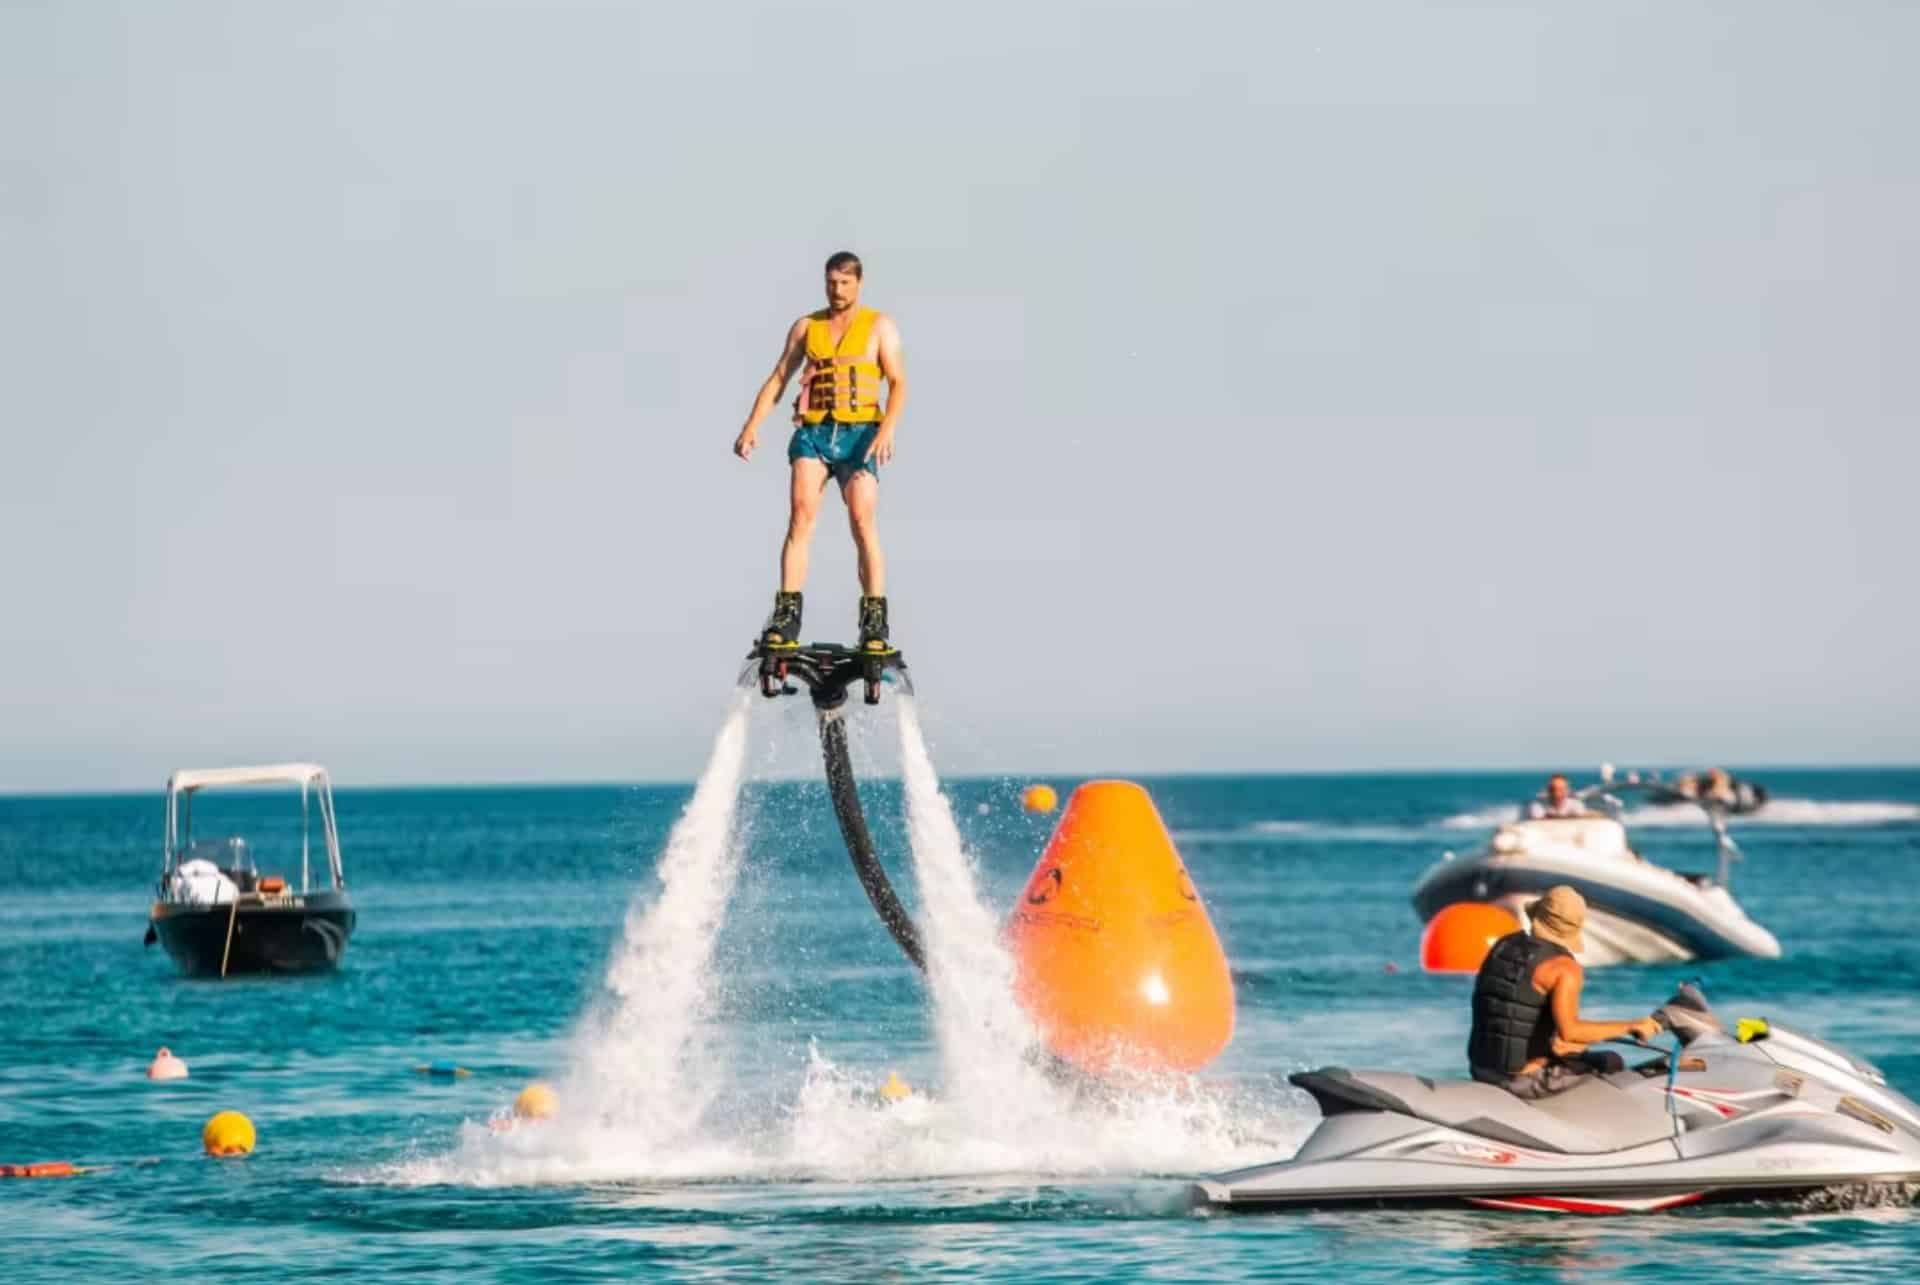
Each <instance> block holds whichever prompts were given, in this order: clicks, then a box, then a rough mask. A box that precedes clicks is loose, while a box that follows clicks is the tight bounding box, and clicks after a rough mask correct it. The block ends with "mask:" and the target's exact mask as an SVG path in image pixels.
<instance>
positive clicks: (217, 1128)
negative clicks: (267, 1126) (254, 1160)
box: [200, 1111, 253, 1156]
mask: <svg viewBox="0 0 1920 1285" xmlns="http://www.w3.org/2000/svg"><path fill="white" fill-rule="evenodd" d="M200 1142H201V1145H203V1146H204V1147H206V1149H207V1154H208V1155H210V1156H244V1155H246V1154H247V1153H248V1152H249V1151H252V1150H253V1121H251V1120H249V1119H247V1117H245V1116H243V1115H241V1114H240V1113H239V1112H238V1111H222V1112H221V1113H220V1114H218V1115H216V1116H214V1117H213V1119H211V1120H209V1121H207V1127H206V1128H204V1129H202V1130H201V1131H200Z"/></svg>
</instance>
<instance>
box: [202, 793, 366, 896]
mask: <svg viewBox="0 0 1920 1285" xmlns="http://www.w3.org/2000/svg"><path fill="white" fill-rule="evenodd" d="M330 807H331V800H330V799H329V798H328V796H327V795H326V794H325V793H324V792H323V791H322V790H315V789H308V790H306V791H302V789H301V788H300V787H299V786H298V785H291V786H290V785H281V784H272V785H252V784H248V785H245V786H242V787H234V786H230V785H228V786H214V787H210V788H200V789H194V790H191V791H181V792H180V794H179V795H178V797H177V801H176V806H175V809H174V812H173V815H172V818H171V824H172V830H171V839H172V845H173V846H172V849H171V850H170V851H169V852H168V853H167V863H168V867H169V869H177V868H178V867H179V866H180V865H181V864H183V863H185V862H187V861H191V860H194V859H196V858H198V859H202V860H206V861H210V862H212V863H213V864H214V865H215V866H217V867H219V868H220V869H221V870H225V871H228V872H230V873H232V874H234V876H235V878H236V882H238V883H240V884H241V885H242V889H243V891H244V890H248V889H250V888H251V886H252V884H253V882H254V880H253V876H256V875H257V876H259V877H260V878H271V877H274V876H278V877H279V878H281V879H283V880H285V885H284V886H285V887H287V888H288V889H291V890H293V891H296V892H299V891H305V890H307V889H308V888H310V887H311V886H313V885H316V884H317V885H318V886H320V887H323V888H324V887H327V886H329V885H330V884H331V885H332V886H335V887H338V886H339V881H337V880H336V879H335V878H333V877H332V875H331V870H330V867H331V866H332V865H333V859H332V857H331V854H330V853H329V846H330V845H329V843H328V832H329V829H330V826H329V824H328V821H329V816H328V809H329V808H330ZM242 874H244V875H245V876H246V877H245V878H241V877H240V876H241V875H242Z"/></svg>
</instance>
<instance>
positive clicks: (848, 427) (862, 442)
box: [787, 419, 880, 486]
mask: <svg viewBox="0 0 1920 1285" xmlns="http://www.w3.org/2000/svg"><path fill="white" fill-rule="evenodd" d="M879 434H880V425H878V424H836V423H834V422H833V421H832V420H830V419H828V420H822V421H821V422H820V423H818V424H802V425H800V426H799V427H798V428H796V429H794V430H793V440H792V441H791V442H789V443H787V462H788V463H792V462H793V461H794V460H819V461H820V462H821V463H822V464H825V465H826V466H827V471H828V472H830V473H832V474H833V480H834V481H836V482H838V483H839V484H840V485H842V486H845V485H846V484H847V483H848V482H850V481H852V480H853V475H854V474H856V473H859V472H862V471H864V472H867V473H871V474H873V480H874V481H876V482H877V481H879V480H880V466H879V465H877V464H875V463H874V462H873V461H872V460H870V459H868V458H867V448H868V447H869V446H872V445H873V439H874V438H875V437H877V436H879Z"/></svg>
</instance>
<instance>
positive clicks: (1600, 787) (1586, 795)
mask: <svg viewBox="0 0 1920 1285" xmlns="http://www.w3.org/2000/svg"><path fill="white" fill-rule="evenodd" d="M1661 788H1662V782H1660V781H1659V780H1657V779H1656V780H1640V779H1634V778H1629V779H1627V780H1624V781H1616V780H1613V779H1612V773H1611V772H1610V771H1608V770H1607V769H1606V768H1603V769H1602V770H1601V777H1600V781H1599V783H1598V784H1595V785H1589V786H1587V787H1585V788H1584V789H1579V790H1575V791H1574V792H1573V797H1574V798H1576V799H1579V800H1580V801H1581V802H1583V803H1599V804H1600V805H1601V806H1602V807H1603V808H1605V810H1606V814H1607V815H1608V816H1610V817H1612V818H1613V819H1614V820H1615V821H1618V822H1619V823H1620V824H1621V825H1623V826H1624V825H1625V824H1626V822H1627V818H1626V810H1627V805H1626V804H1625V802H1623V801H1622V800H1621V798H1620V796H1621V795H1622V794H1628V793H1645V794H1652V793H1654V792H1655V791H1657V790H1659V789H1661ZM1686 801H1687V802H1689V803H1692V804H1693V805H1694V806H1695V807H1697V808H1699V809H1700V810H1701V811H1702V812H1704V813H1705V814H1706V817H1707V824H1708V825H1709V826H1711V827H1712V828H1713V842H1714V848H1715V851H1716V852H1717V853H1718V855H1719V858H1720V861H1719V866H1718V868H1717V869H1716V870H1715V872H1714V876H1713V881H1714V882H1715V883H1716V884H1718V885H1719V886H1720V887H1722V888H1730V887H1732V881H1733V863H1734V862H1736V861H1745V860H1746V859H1747V854H1746V853H1744V852H1742V851H1740V845H1739V844H1738V843H1735V842H1734V840H1733V835H1732V834H1730V833H1729V832H1728V830H1727V809H1726V808H1725V807H1724V806H1722V805H1721V804H1719V803H1717V802H1715V801H1714V800H1712V799H1706V798H1699V799H1688V800H1686Z"/></svg>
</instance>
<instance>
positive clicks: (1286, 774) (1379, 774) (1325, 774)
mask: <svg viewBox="0 0 1920 1285" xmlns="http://www.w3.org/2000/svg"><path fill="white" fill-rule="evenodd" d="M1715 766H1719V767H1723V768H1725V770H1727V771H1729V772H1732V773H1734V774H1735V775H1736V776H1737V775H1741V774H1746V773H1766V772H1782V773H1786V772H1792V773H1812V774H1820V773H1840V772H1914V771H1920V762H1914V763H1867V762H1862V763H1798V764H1795V763H1752V764H1733V765H1731V766H1729V765H1727V764H1716V765H1715ZM1563 770H1565V769H1564V768H1556V767H1551V766H1549V767H1544V768H1543V767H1490V766H1478V767H1446V768H1428V767H1418V768H1365V769H1352V768H1301V769H1294V770H1290V771H1273V770H1261V771H1240V772H1234V771H1172V772H1125V771H1113V772H1089V773H1080V772H996V773H956V774H954V775H952V776H946V775H942V776H941V778H940V781H941V783H942V784H943V785H945V784H947V783H957V782H967V783H974V782H980V781H1013V780H1027V781H1048V780H1069V781H1079V782H1086V781H1098V780H1112V779H1122V780H1139V781H1228V780H1316V779H1323V778H1335V777H1339V778H1345V779H1348V780H1369V779H1374V780H1398V779H1406V780H1412V779H1419V778H1423V777H1424V778H1434V777H1443V778H1444V777H1469V776H1528V775H1534V774H1539V773H1543V772H1544V773H1551V772H1554V771H1563ZM1632 770H1634V771H1639V772H1643V773H1644V772H1647V771H1657V772H1668V771H1681V770H1698V769H1672V768H1653V769H1647V768H1635V769H1632ZM1571 775H1576V776H1577V775H1581V774H1580V773H1571ZM1595 777H1596V780H1597V778H1598V773H1597V772H1596V773H1595ZM814 779H816V778H815V777H814V776H813V775H811V774H807V775H800V774H794V775H781V776H772V777H759V778H754V779H753V780H750V781H745V782H743V783H742V784H743V785H747V784H754V783H756V782H766V783H773V784H785V783H788V782H792V781H811V780H814ZM862 779H864V780H868V781H897V780H899V779H900V776H899V773H897V772H887V773H881V774H878V775H874V776H869V777H864V778H862ZM1623 783H1624V782H1623ZM697 784H698V778H696V777H686V778H680V779H673V780H667V779H660V778H653V779H638V778H635V779H612V778H601V779H582V780H564V781H539V780H524V779H504V778H502V779H482V780H472V781H379V782H358V783H351V784H344V785H343V784H341V783H339V782H337V781H336V782H333V786H334V789H335V791H336V792H346V791H352V792H356V793H360V792H367V793H373V792H381V791H387V792H393V793H431V792H436V791H439V792H448V793H451V792H456V791H465V790H629V789H641V790H669V789H671V790H682V789H691V788H692V787H693V786H695V785H697ZM165 793H166V786H165V785H164V784H162V785H160V786H157V787H152V788H145V789H141V788H132V787H119V788H107V789H99V788H89V787H84V786H83V787H78V788H67V789H52V790H14V789H7V788H0V801H6V800H19V799H129V798H144V797H147V796H149V795H153V794H162V795H164V794H165Z"/></svg>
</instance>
